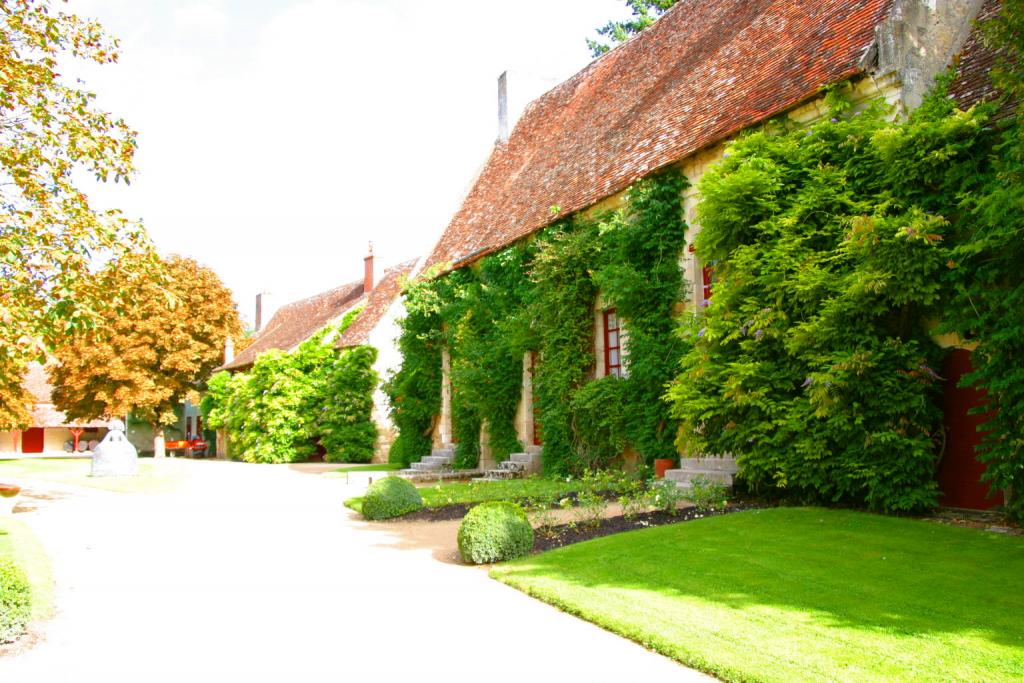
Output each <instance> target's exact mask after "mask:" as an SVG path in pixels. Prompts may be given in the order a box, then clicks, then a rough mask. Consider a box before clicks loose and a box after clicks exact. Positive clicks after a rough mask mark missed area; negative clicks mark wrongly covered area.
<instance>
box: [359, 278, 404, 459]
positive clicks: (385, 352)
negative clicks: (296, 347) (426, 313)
mask: <svg viewBox="0 0 1024 683" xmlns="http://www.w3.org/2000/svg"><path fill="white" fill-rule="evenodd" d="M404 315H405V304H404V303H403V299H402V297H400V296H398V297H395V299H394V301H392V302H391V305H390V306H388V310H387V311H386V312H385V313H384V315H383V316H381V319H380V321H379V322H378V323H377V325H376V326H375V327H374V328H373V329H372V330H370V333H369V335H367V343H368V344H369V345H370V346H372V347H374V348H376V349H377V362H376V363H374V365H373V369H374V370H375V371H376V372H377V376H378V377H379V378H380V381H381V382H383V381H385V380H386V379H387V378H388V377H390V376H391V375H392V374H394V373H396V372H398V369H399V368H400V367H401V365H402V354H401V353H400V352H399V350H398V336H399V334H401V329H400V328H399V327H398V320H399V318H401V317H402V316H404ZM390 407H391V406H390V403H389V402H388V397H387V394H385V393H384V390H383V389H382V388H381V384H379V383H378V385H377V388H376V390H375V391H374V392H373V421H374V422H375V423H376V425H377V444H376V446H375V447H374V452H373V460H374V462H387V459H388V451H390V450H391V444H392V443H393V442H394V440H395V437H396V436H397V433H396V431H395V426H394V424H393V423H392V422H391V417H390V416H389V410H390Z"/></svg>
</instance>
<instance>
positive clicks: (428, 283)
mask: <svg viewBox="0 0 1024 683" xmlns="http://www.w3.org/2000/svg"><path fill="white" fill-rule="evenodd" d="M684 187H685V180H684V179H683V176H682V175H681V174H680V173H679V172H677V171H674V170H670V171H667V172H665V173H661V174H658V175H656V176H654V177H652V178H648V179H645V180H642V181H640V182H638V183H637V184H636V185H635V186H634V187H633V188H631V189H630V190H629V191H628V192H627V197H626V207H625V208H624V209H621V210H618V211H611V212H604V213H601V214H598V215H597V216H595V217H593V218H590V217H585V216H581V215H577V216H574V217H573V218H572V219H570V220H565V221H560V222H559V223H557V224H554V225H552V226H549V227H548V228H546V229H545V230H543V231H541V233H540V234H539V235H537V236H536V237H535V238H534V239H530V240H526V241H523V242H520V243H518V244H515V245H513V246H511V247H508V248H506V249H504V250H502V251H500V252H497V253H495V254H492V255H489V256H486V257H484V258H483V259H481V260H480V261H478V262H477V263H476V264H474V265H473V266H470V267H465V268H461V269H458V270H455V271H453V272H451V273H448V274H446V275H444V276H441V277H424V278H421V279H420V280H418V281H417V282H416V283H415V284H414V285H412V287H411V288H410V290H409V291H410V298H409V302H410V314H409V316H408V317H407V318H406V320H405V321H404V322H403V323H402V325H403V328H402V329H403V334H402V340H406V341H402V342H400V343H403V344H405V346H403V365H402V368H401V369H400V371H399V372H398V373H397V374H396V375H395V381H396V382H399V383H401V382H404V381H406V379H407V378H409V377H412V376H413V375H414V372H420V370H419V369H422V368H424V367H426V366H429V367H438V366H439V364H440V357H439V356H440V350H439V348H435V347H428V346H426V345H419V346H416V345H414V344H412V343H411V341H412V340H414V339H430V340H433V341H435V342H440V343H443V344H444V345H445V346H446V347H447V348H448V350H449V353H450V356H451V364H452V365H451V382H452V421H453V431H454V434H455V438H456V440H457V447H456V456H457V464H458V465H459V466H461V467H472V466H474V465H476V464H477V461H478V457H479V435H480V428H481V426H482V425H484V424H486V426H487V431H488V436H489V446H490V449H491V452H492V454H493V456H494V457H495V459H496V460H499V461H500V460H502V459H504V458H505V457H507V455H508V454H509V453H511V452H513V451H514V450H517V449H520V448H522V446H523V444H521V443H520V442H519V440H518V438H517V434H516V429H515V413H516V409H517V407H518V405H519V401H520V398H521V396H520V394H521V390H522V363H523V356H524V354H525V353H528V352H530V351H538V352H539V353H538V357H539V363H538V366H537V367H536V368H535V374H534V377H535V379H534V381H535V384H534V390H535V396H536V407H537V419H538V421H539V423H540V431H541V433H542V440H543V442H544V455H543V462H544V468H545V471H547V472H550V473H567V472H576V471H579V470H581V469H583V468H584V467H587V466H591V465H594V466H596V465H607V464H608V462H609V461H610V460H611V459H613V458H614V457H616V456H618V455H621V454H622V451H623V449H624V448H634V449H636V450H638V451H639V452H640V453H641V455H643V456H644V457H646V458H648V459H653V458H656V457H664V456H665V455H672V454H674V452H675V451H674V445H673V438H674V434H675V431H676V429H675V422H674V419H673V418H672V417H671V415H670V414H669V411H668V406H667V404H665V403H664V402H663V401H661V400H660V399H659V397H660V396H661V394H662V393H663V392H664V387H665V385H666V384H667V383H668V382H669V381H670V380H671V378H672V375H673V369H674V360H673V358H674V355H675V353H676V352H675V350H676V349H677V348H678V347H679V344H680V342H679V340H678V338H677V337H676V335H675V334H674V324H673V322H672V321H673V311H674V307H675V306H676V304H677V302H678V301H679V300H680V298H681V296H682V295H683V284H682V274H681V271H680V268H679V258H680V255H681V253H682V246H683V234H684V231H685V225H684V223H683V220H682V191H683V189H684ZM599 287H600V288H601V289H602V290H604V297H605V298H606V299H609V300H611V301H613V302H614V305H616V306H618V308H619V311H620V315H621V316H622V317H623V318H624V319H625V325H626V326H627V329H628V330H629V334H630V343H629V354H628V360H627V364H628V368H629V377H627V378H625V379H623V380H622V386H623V387H624V388H625V389H624V391H625V393H624V394H623V398H624V400H622V401H620V402H618V404H617V405H615V406H614V407H613V408H614V410H615V411H616V415H617V416H618V418H619V419H621V420H622V423H623V424H625V425H626V426H627V428H626V433H625V434H624V435H620V434H619V433H618V431H616V436H615V439H616V442H615V443H614V444H610V443H609V442H608V439H607V438H606V437H605V436H603V435H605V434H608V433H609V432H608V429H607V425H602V424H599V423H600V418H595V419H590V418H587V417H585V416H584V415H583V413H582V411H583V410H584V409H583V405H584V403H583V402H575V403H574V397H575V396H576V395H577V393H578V392H580V391H581V390H582V389H584V387H585V386H587V384H588V381H589V380H591V379H593V376H594V333H595V330H594V304H595V299H596V296H597V292H598V288H599ZM423 302H429V303H428V305H427V308H428V309H429V312H430V316H432V317H429V319H428V318H427V317H425V316H424V314H423V312H422V311H423V309H424V306H423ZM439 382H440V380H438V385H437V387H436V391H437V392H438V394H439V391H440V385H439ZM422 388H423V389H425V390H428V391H435V388H434V387H427V386H426V385H423V387H422ZM399 396H401V400H400V401H398V402H396V403H393V405H395V406H401V405H404V402H405V401H406V400H408V393H406V394H401V395H400V394H398V393H396V394H395V398H399ZM418 400H420V401H421V403H422V405H423V406H428V405H429V407H430V408H433V409H439V407H440V403H439V398H438V399H436V400H435V399H434V398H433V397H432V396H427V395H426V394H424V395H420V398H419V399H418ZM587 405H595V404H594V403H593V402H590V403H588V404H587ZM574 406H575V408H574ZM420 426H424V427H426V428H428V429H429V427H430V426H432V425H428V423H427V420H426V419H425V416H424V418H423V419H421V420H420V421H419V422H418V423H416V425H413V426H412V427H411V428H412V429H416V428H419V427H420ZM591 426H592V427H591ZM400 430H401V427H400ZM619 431H621V430H619ZM401 433H403V434H404V431H402V432H401ZM399 438H400V439H402V438H403V437H402V436H400V437H399ZM620 438H621V439H622V442H621V443H620V442H619V441H618V439H620ZM620 446H622V447H621V448H620ZM403 448H404V446H403ZM418 448H419V450H420V452H419V453H418V454H415V457H414V458H413V459H416V458H418V457H421V456H422V455H425V454H426V453H427V452H428V451H429V444H427V443H420V444H419V445H418ZM403 453H404V450H403ZM596 453H600V454H601V455H600V456H595V455H594V454H596Z"/></svg>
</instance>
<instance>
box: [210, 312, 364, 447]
mask: <svg viewBox="0 0 1024 683" xmlns="http://www.w3.org/2000/svg"><path fill="white" fill-rule="evenodd" d="M361 310H362V308H361V307H356V308H354V309H352V310H350V311H349V312H348V313H347V314H346V315H345V316H344V317H343V318H342V320H341V321H340V322H339V323H338V324H336V325H333V326H328V327H325V328H324V329H322V330H320V331H319V332H317V333H316V334H315V335H313V336H312V337H310V338H309V339H307V340H306V341H304V342H303V343H302V344H300V345H299V347H298V348H297V349H296V350H295V351H294V352H292V353H286V352H283V351H279V350H272V351H268V352H265V353H262V354H260V355H259V357H258V358H257V359H256V362H255V363H254V364H253V366H252V368H251V369H250V370H249V371H248V372H245V373H236V374H231V373H228V372H219V373H217V374H215V375H214V376H213V377H211V378H210V380H209V382H208V383H207V390H206V393H205V395H204V396H203V400H202V402H201V403H200V408H201V409H202V411H203V414H204V415H205V416H206V421H207V424H208V425H209V426H210V427H212V428H214V429H224V430H226V432H227V435H228V439H229V442H230V450H231V452H232V453H233V454H236V455H237V456H238V457H240V458H241V459H243V460H245V461H247V462H256V463H281V462H298V461H302V460H306V459H308V458H309V457H310V456H312V455H313V454H314V453H316V451H317V445H318V444H319V445H321V446H323V448H324V451H325V459H326V460H328V461H329V462H369V461H370V460H371V459H372V458H373V453H374V445H375V443H376V439H377V427H376V425H375V423H374V421H373V393H374V391H375V389H376V387H377V374H376V372H375V371H374V369H373V364H374V362H375V361H376V359H377V351H376V349H374V348H373V347H369V346H359V347H355V348H352V349H342V350H340V351H339V350H338V349H335V348H334V346H333V342H334V340H335V339H336V338H337V336H338V335H339V334H341V332H343V331H344V330H345V328H347V327H348V326H349V324H351V322H352V321H353V320H354V319H355V316H356V315H358V314H359V312H360V311H361Z"/></svg>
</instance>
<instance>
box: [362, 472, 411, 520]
mask: <svg viewBox="0 0 1024 683" xmlns="http://www.w3.org/2000/svg"><path fill="white" fill-rule="evenodd" d="M422 507H423V496H421V495H420V492H419V491H418V490H417V489H416V487H415V486H413V485H412V482H410V481H408V480H406V479H402V478H401V477H384V478H383V479H378V480H377V481H375V482H373V483H372V484H370V488H368V489H366V495H364V496H363V517H365V518H366V519H390V518H391V517H401V516H402V515H407V514H409V513H410V512H415V511H416V510H419V509H420V508H422Z"/></svg>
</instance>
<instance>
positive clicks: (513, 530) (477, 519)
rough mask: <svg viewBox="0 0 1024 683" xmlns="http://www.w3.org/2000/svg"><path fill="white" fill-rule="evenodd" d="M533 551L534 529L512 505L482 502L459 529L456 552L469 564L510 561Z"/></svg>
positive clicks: (523, 513) (514, 505) (518, 509)
mask: <svg viewBox="0 0 1024 683" xmlns="http://www.w3.org/2000/svg"><path fill="white" fill-rule="evenodd" d="M532 548H533V527H532V526H530V521H529V520H528V519H527V518H526V513H525V512H524V511H523V509H522V508H521V507H519V506H518V505H516V504H515V503H502V502H497V503H483V504H481V505H477V506H476V507H475V508H473V509H472V510H470V511H469V513H468V514H466V516H465V518H463V520H462V525H461V526H459V553H461V554H462V560H463V561H464V562H468V563H471V564H485V563H488V562H500V561H502V560H511V559H513V558H516V557H521V556H523V555H526V554H527V553H528V552H530V550H531V549H532Z"/></svg>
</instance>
